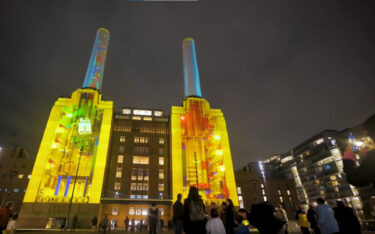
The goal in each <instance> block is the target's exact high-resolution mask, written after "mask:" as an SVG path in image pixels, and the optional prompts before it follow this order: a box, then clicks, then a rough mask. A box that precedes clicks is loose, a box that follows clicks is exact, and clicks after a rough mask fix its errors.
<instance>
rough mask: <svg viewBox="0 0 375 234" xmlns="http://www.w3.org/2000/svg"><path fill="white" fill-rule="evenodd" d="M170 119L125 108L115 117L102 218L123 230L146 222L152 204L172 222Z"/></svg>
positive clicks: (158, 113)
mask: <svg viewBox="0 0 375 234" xmlns="http://www.w3.org/2000/svg"><path fill="white" fill-rule="evenodd" d="M169 136H170V134H169V117H168V116H165V115H164V113H163V111H162V110H158V109H141V108H123V109H122V111H121V112H117V113H116V114H115V118H114V123H113V127H112V138H111V145H110V157H109V160H108V163H107V169H106V179H105V181H106V183H105V184H104V186H103V195H102V207H101V213H100V217H104V215H107V216H108V219H109V221H110V223H111V226H112V227H115V226H116V227H118V228H120V229H122V228H124V220H125V218H126V216H128V217H129V219H130V221H132V220H133V219H134V222H135V224H136V225H137V226H138V224H139V223H140V222H141V221H144V220H146V219H147V214H148V210H149V209H150V208H151V204H152V203H155V204H156V207H157V208H159V209H160V210H161V213H162V219H163V220H164V223H165V224H166V223H167V222H168V221H169V220H171V219H172V214H171V209H170V207H171V205H172V196H171V194H172V188H171V177H170V167H171V165H170V146H169Z"/></svg>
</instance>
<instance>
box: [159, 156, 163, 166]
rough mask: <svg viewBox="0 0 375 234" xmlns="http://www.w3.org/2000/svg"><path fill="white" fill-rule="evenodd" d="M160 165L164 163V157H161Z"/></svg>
mask: <svg viewBox="0 0 375 234" xmlns="http://www.w3.org/2000/svg"><path fill="white" fill-rule="evenodd" d="M159 165H164V157H159Z"/></svg>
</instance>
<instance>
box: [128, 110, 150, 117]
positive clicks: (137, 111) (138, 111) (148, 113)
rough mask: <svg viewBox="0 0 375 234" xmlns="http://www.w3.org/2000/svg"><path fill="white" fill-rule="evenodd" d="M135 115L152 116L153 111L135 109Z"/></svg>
mask: <svg viewBox="0 0 375 234" xmlns="http://www.w3.org/2000/svg"><path fill="white" fill-rule="evenodd" d="M133 115H146V116H152V111H150V110H133Z"/></svg>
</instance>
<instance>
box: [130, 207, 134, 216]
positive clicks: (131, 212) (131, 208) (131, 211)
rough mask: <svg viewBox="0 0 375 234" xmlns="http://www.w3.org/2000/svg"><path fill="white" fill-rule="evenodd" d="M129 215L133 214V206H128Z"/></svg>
mask: <svg viewBox="0 0 375 234" xmlns="http://www.w3.org/2000/svg"><path fill="white" fill-rule="evenodd" d="M129 215H134V207H130V208H129Z"/></svg>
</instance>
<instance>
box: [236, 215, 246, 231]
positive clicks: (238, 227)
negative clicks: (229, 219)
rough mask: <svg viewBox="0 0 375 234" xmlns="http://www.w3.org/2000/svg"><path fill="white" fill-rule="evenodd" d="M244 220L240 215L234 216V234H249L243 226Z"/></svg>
mask: <svg viewBox="0 0 375 234" xmlns="http://www.w3.org/2000/svg"><path fill="white" fill-rule="evenodd" d="M243 220H244V218H243V217H242V216H241V215H238V214H237V215H236V217H235V219H234V223H235V225H236V227H235V232H234V233H235V234H250V231H249V229H248V228H247V227H246V226H245V225H243Z"/></svg>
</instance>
